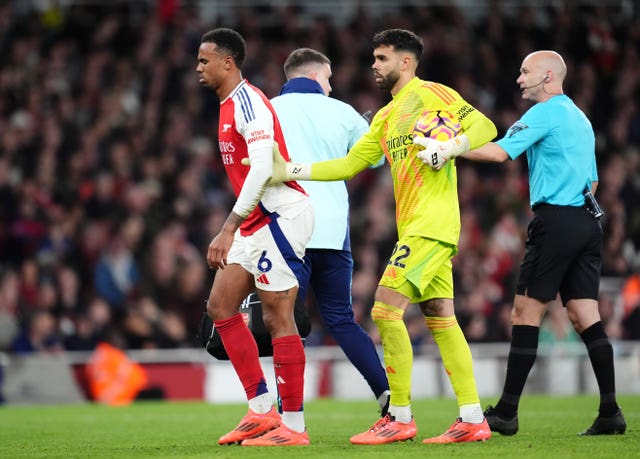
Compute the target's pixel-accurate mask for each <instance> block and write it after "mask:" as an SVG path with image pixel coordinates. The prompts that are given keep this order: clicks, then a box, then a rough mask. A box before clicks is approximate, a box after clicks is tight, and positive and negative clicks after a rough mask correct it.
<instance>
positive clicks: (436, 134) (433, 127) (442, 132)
mask: <svg viewBox="0 0 640 459" xmlns="http://www.w3.org/2000/svg"><path fill="white" fill-rule="evenodd" d="M461 131H462V125H461V124H460V122H459V121H458V119H457V118H456V116H455V115H453V114H451V113H449V112H446V111H444V110H438V111H433V110H427V111H425V112H423V113H422V114H421V115H420V116H419V117H418V119H417V120H416V124H415V126H414V127H413V134H414V136H415V135H421V136H423V137H430V138H432V139H436V140H441V141H446V140H449V139H452V138H453V137H455V136H456V135H458V134H459V133H460V132H461Z"/></svg>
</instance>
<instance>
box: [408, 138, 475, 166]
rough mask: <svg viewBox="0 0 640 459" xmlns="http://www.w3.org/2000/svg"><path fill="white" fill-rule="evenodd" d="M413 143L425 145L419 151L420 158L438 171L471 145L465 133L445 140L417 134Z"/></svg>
mask: <svg viewBox="0 0 640 459" xmlns="http://www.w3.org/2000/svg"><path fill="white" fill-rule="evenodd" d="M413 143H414V144H415V145H418V146H421V147H423V149H422V150H420V151H418V153H417V156H418V158H420V159H421V160H422V162H424V163H426V164H428V165H429V166H430V167H431V168H432V169H435V170H437V171H439V170H440V169H442V167H443V166H444V165H445V163H446V162H447V161H449V160H450V159H452V158H455V157H457V156H460V155H461V154H462V153H464V152H466V151H469V147H470V144H469V138H468V137H467V136H466V135H465V134H460V135H458V136H456V137H454V138H452V139H449V140H447V141H445V142H442V141H440V140H435V139H432V138H430V137H422V136H416V137H414V138H413Z"/></svg>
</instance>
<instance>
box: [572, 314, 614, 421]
mask: <svg viewBox="0 0 640 459" xmlns="http://www.w3.org/2000/svg"><path fill="white" fill-rule="evenodd" d="M580 337H581V338H582V341H584V344H585V346H587V351H588V352H589V360H591V366H592V367H593V372H594V373H595V375H596V380H597V381H598V388H599V389H600V407H599V409H598V411H599V413H600V416H612V415H614V414H616V412H617V411H618V409H619V407H618V404H617V402H616V377H615V371H614V368H613V347H612V346H611V342H610V341H609V337H608V336H607V334H606V332H605V331H604V326H603V325H602V322H596V323H595V324H593V325H592V326H590V327H589V328H587V329H586V330H585V331H583V332H582V333H580Z"/></svg>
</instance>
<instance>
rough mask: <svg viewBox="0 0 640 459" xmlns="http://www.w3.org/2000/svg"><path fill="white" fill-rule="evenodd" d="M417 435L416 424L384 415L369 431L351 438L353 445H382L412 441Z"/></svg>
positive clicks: (412, 421)
mask: <svg viewBox="0 0 640 459" xmlns="http://www.w3.org/2000/svg"><path fill="white" fill-rule="evenodd" d="M417 434H418V429H417V427H416V422H415V421H414V420H413V418H411V422H407V423H405V422H399V421H396V420H395V418H394V417H393V416H391V415H390V414H386V415H385V416H384V417H382V418H380V419H379V420H378V422H376V423H375V424H374V425H373V426H371V428H370V429H369V430H367V431H366V432H363V433H361V434H358V435H354V436H353V437H351V443H353V444H354V445H383V444H385V443H393V442H396V441H406V440H412V439H413V437H415V436H416V435H417Z"/></svg>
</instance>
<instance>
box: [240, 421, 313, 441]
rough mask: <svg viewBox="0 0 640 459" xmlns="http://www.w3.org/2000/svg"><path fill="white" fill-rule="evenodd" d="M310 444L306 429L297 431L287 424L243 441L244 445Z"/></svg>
mask: <svg viewBox="0 0 640 459" xmlns="http://www.w3.org/2000/svg"><path fill="white" fill-rule="evenodd" d="M308 444H309V434H308V433H307V431H306V430H305V431H304V432H302V433H300V432H295V431H293V430H291V429H289V428H288V427H287V426H285V425H281V426H280V427H278V428H277V429H274V430H272V431H270V432H267V433H265V434H264V435H261V436H259V437H255V438H248V439H246V440H244V441H243V442H242V446H306V445H308Z"/></svg>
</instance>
